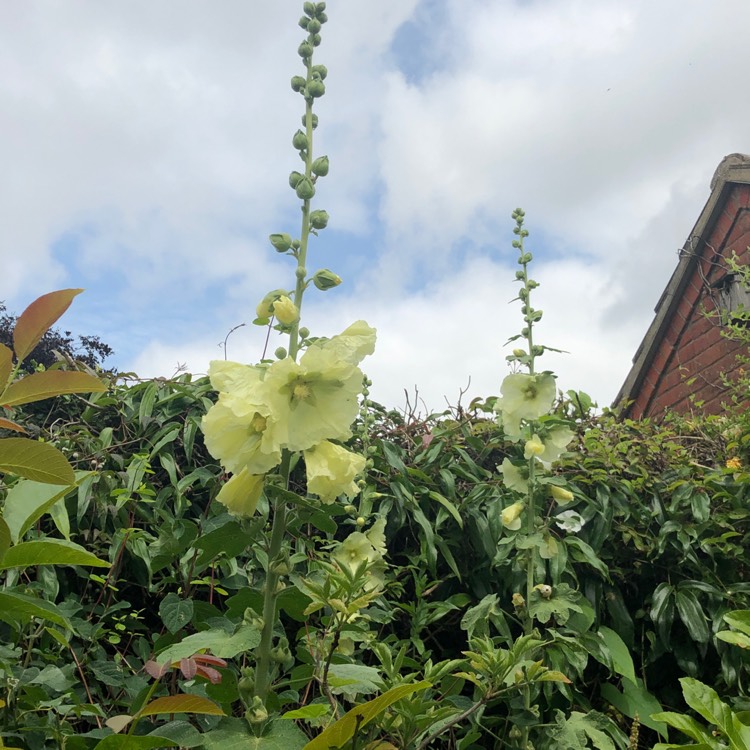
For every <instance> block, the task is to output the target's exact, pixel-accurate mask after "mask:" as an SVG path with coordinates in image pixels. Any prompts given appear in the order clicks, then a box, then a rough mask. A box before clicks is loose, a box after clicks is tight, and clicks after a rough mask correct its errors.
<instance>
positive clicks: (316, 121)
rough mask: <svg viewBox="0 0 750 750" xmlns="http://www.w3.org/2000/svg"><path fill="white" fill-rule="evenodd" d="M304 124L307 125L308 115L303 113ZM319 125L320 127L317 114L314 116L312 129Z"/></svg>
mask: <svg viewBox="0 0 750 750" xmlns="http://www.w3.org/2000/svg"><path fill="white" fill-rule="evenodd" d="M302 124H303V125H304V126H305V127H307V116H306V115H302ZM317 127H318V116H317V115H313V116H312V129H313V130H315V128H317Z"/></svg>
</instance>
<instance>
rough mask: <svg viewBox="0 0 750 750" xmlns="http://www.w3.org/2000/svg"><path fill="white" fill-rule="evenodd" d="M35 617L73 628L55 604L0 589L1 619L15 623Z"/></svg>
mask: <svg viewBox="0 0 750 750" xmlns="http://www.w3.org/2000/svg"><path fill="white" fill-rule="evenodd" d="M34 617H38V618H39V619H40V620H49V621H50V622H54V623H55V624H56V625H61V626H62V627H64V628H67V629H68V630H73V626H72V625H71V623H70V621H69V620H68V618H67V617H65V616H64V615H63V614H62V613H61V612H60V610H59V609H58V608H57V607H56V606H55V605H54V604H50V602H46V601H44V600H43V599H36V598H35V597H33V596H27V595H26V594H16V593H14V592H12V591H0V620H4V621H5V622H8V623H11V624H14V623H16V622H19V621H20V622H29V621H30V620H31V619H32V618H34Z"/></svg>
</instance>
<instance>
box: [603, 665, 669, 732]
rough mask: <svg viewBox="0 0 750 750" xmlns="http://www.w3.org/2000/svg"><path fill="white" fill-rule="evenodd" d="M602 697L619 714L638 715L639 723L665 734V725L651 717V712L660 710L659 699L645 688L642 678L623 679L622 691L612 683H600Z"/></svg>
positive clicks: (630, 716)
mask: <svg viewBox="0 0 750 750" xmlns="http://www.w3.org/2000/svg"><path fill="white" fill-rule="evenodd" d="M601 693H602V698H604V700H606V701H609V702H610V703H611V704H612V705H613V706H614V707H615V708H616V709H617V710H618V711H619V712H620V713H621V714H624V715H625V716H627V717H629V718H631V719H634V718H635V717H636V715H637V716H638V717H639V720H640V722H641V724H643V725H644V726H647V727H648V728H649V729H653V730H654V731H655V732H658V733H659V734H660V735H661V736H662V737H664V738H666V736H667V725H666V724H664V722H661V721H657V720H654V719H652V718H651V715H652V714H655V713H657V712H659V711H661V704H660V703H659V701H658V700H657V699H656V698H655V697H654V696H653V695H652V694H651V693H649V692H648V690H646V688H645V687H644V684H643V680H639V679H638V680H636V682H635V683H632V682H630V680H623V683H622V692H620V691H619V690H618V689H617V688H616V687H615V686H614V685H602V687H601Z"/></svg>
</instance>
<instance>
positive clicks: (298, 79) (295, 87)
mask: <svg viewBox="0 0 750 750" xmlns="http://www.w3.org/2000/svg"><path fill="white" fill-rule="evenodd" d="M306 83H307V81H306V80H305V79H304V78H303V77H302V76H294V77H293V78H292V91H302V89H303V88H305V84H306Z"/></svg>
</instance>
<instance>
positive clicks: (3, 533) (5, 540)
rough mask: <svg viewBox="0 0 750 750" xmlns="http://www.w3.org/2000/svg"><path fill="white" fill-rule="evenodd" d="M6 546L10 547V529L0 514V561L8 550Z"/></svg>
mask: <svg viewBox="0 0 750 750" xmlns="http://www.w3.org/2000/svg"><path fill="white" fill-rule="evenodd" d="M8 547H10V529H9V528H8V524H7V523H6V522H5V519H4V518H3V517H2V516H0V561H2V559H3V557H4V556H5V553H6V552H7V551H8Z"/></svg>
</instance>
